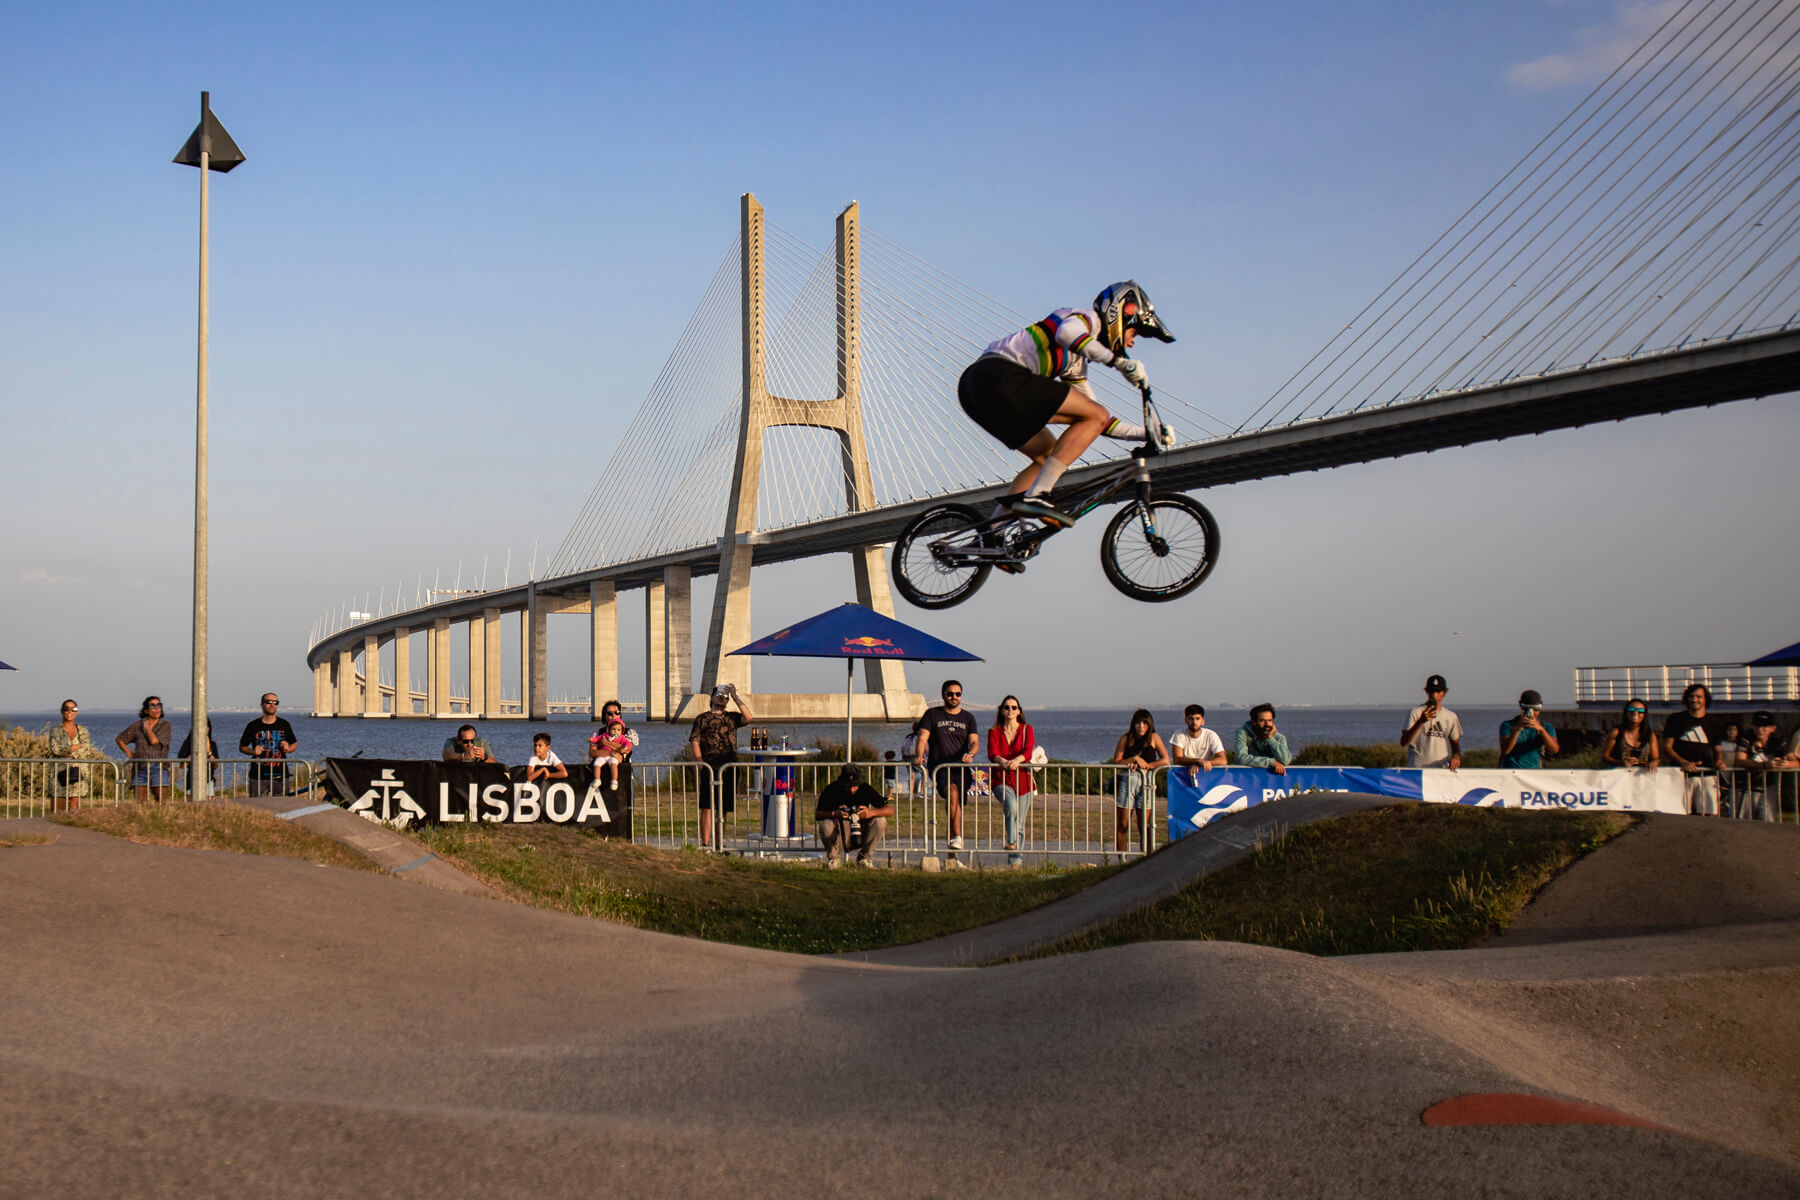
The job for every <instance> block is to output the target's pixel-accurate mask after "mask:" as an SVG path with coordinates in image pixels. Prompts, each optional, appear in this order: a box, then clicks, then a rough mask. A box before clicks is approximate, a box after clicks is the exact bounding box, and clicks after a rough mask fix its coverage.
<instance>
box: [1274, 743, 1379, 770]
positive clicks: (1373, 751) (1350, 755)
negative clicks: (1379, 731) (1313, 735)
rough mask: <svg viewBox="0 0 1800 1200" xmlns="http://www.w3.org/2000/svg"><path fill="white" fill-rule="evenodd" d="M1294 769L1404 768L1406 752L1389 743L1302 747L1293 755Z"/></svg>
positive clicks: (1326, 744)
mask: <svg viewBox="0 0 1800 1200" xmlns="http://www.w3.org/2000/svg"><path fill="white" fill-rule="evenodd" d="M1294 765H1295V766H1296V767H1404V766H1405V765H1406V751H1404V750H1402V749H1401V748H1400V747H1399V746H1396V745H1393V744H1392V743H1389V742H1380V743H1377V744H1376V745H1373V746H1344V745H1339V744H1336V743H1332V742H1325V743H1322V744H1320V745H1316V746H1305V747H1302V748H1301V750H1300V753H1298V754H1296V755H1294Z"/></svg>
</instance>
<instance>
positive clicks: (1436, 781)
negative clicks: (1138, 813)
mask: <svg viewBox="0 0 1800 1200" xmlns="http://www.w3.org/2000/svg"><path fill="white" fill-rule="evenodd" d="M1168 775H1169V840H1170V841H1174V840H1175V839H1176V838H1180V837H1185V836H1186V835H1188V834H1190V833H1193V832H1194V831H1195V830H1197V829H1203V828H1205V826H1206V824H1207V822H1209V821H1215V820H1217V819H1218V818H1220V817H1222V816H1224V815H1226V814H1227V813H1234V812H1242V811H1243V810H1244V809H1246V808H1252V807H1254V806H1256V805H1258V804H1267V803H1269V802H1271V801H1274V800H1285V799H1287V798H1288V797H1289V796H1292V795H1295V794H1296V793H1299V792H1361V793H1363V794H1365V795H1374V796H1392V797H1393V798H1394V799H1396V800H1424V801H1426V802H1428V803H1432V804H1466V805H1470V806H1473V807H1480V808H1535V809H1543V810H1550V809H1576V810H1580V809H1588V810H1591V809H1599V808H1608V809H1618V810H1622V811H1625V812H1665V813H1685V812H1686V811H1687V806H1686V803H1685V799H1684V797H1685V790H1684V788H1683V786H1682V779H1681V772H1680V771H1677V770H1674V769H1672V768H1670V769H1663V770H1657V771H1499V770H1462V771H1448V770H1425V771H1421V770H1415V769H1410V768H1408V769H1393V770H1378V769H1365V768H1361V767H1289V768H1288V770H1287V773H1286V774H1284V775H1277V774H1275V773H1274V772H1273V771H1266V770H1264V769H1262V768H1261V767H1225V768H1223V769H1215V770H1211V771H1195V770H1191V769H1190V768H1187V767H1174V768H1172V769H1170V771H1169V773H1168Z"/></svg>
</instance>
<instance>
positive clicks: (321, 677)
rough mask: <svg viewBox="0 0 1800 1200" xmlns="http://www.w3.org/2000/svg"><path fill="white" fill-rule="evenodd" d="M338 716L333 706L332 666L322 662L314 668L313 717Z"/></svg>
mask: <svg viewBox="0 0 1800 1200" xmlns="http://www.w3.org/2000/svg"><path fill="white" fill-rule="evenodd" d="M336 715H337V713H336V712H334V711H333V710H332V706H331V664H330V663H329V662H322V663H320V664H319V665H318V666H316V667H314V668H313V716H315V717H334V716H336Z"/></svg>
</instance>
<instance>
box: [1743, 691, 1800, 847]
mask: <svg viewBox="0 0 1800 1200" xmlns="http://www.w3.org/2000/svg"><path fill="white" fill-rule="evenodd" d="M1731 765H1732V766H1735V767H1737V768H1739V769H1740V770H1743V771H1745V772H1747V774H1745V776H1744V782H1745V784H1746V785H1748V786H1747V790H1748V795H1747V796H1746V797H1745V798H1744V799H1747V800H1748V801H1749V803H1748V805H1746V804H1745V803H1744V802H1743V800H1740V801H1739V803H1738V805H1737V806H1736V807H1737V810H1736V812H1735V813H1734V814H1733V815H1734V816H1737V817H1740V818H1742V817H1749V818H1751V819H1753V820H1757V821H1774V820H1778V819H1779V818H1780V816H1781V812H1780V808H1781V802H1780V796H1779V794H1777V796H1776V797H1775V803H1774V804H1773V805H1771V804H1770V802H1769V801H1770V797H1769V785H1770V779H1769V768H1771V767H1774V768H1777V769H1780V768H1791V767H1792V766H1793V765H1794V756H1793V755H1791V754H1783V753H1781V749H1780V747H1778V746H1777V745H1776V744H1775V714H1774V713H1772V712H1769V711H1768V710H1767V709H1758V710H1757V711H1756V712H1753V713H1751V714H1750V732H1749V733H1748V734H1746V735H1745V736H1744V737H1743V738H1742V739H1741V740H1740V741H1739V742H1738V747H1737V756H1736V759H1735V760H1734V761H1733V762H1732V764H1731Z"/></svg>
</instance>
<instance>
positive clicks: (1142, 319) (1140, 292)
mask: <svg viewBox="0 0 1800 1200" xmlns="http://www.w3.org/2000/svg"><path fill="white" fill-rule="evenodd" d="M1094 311H1095V312H1096V313H1098V314H1100V340H1101V341H1102V342H1103V343H1105V345H1106V348H1107V349H1108V350H1112V351H1114V352H1117V351H1119V350H1123V349H1124V348H1125V331H1126V330H1127V329H1135V330H1137V331H1138V333H1139V334H1141V335H1143V336H1144V337H1153V338H1155V339H1157V340H1158V341H1161V342H1172V341H1174V340H1175V335H1174V334H1172V333H1170V332H1169V331H1168V330H1167V329H1165V328H1163V323H1162V322H1161V321H1159V320H1157V319H1156V307H1155V305H1153V304H1151V303H1150V297H1149V295H1148V294H1146V293H1145V291H1144V289H1143V288H1141V287H1139V286H1138V283H1137V280H1135V279H1127V280H1124V281H1122V282H1120V283H1115V284H1113V285H1112V286H1111V287H1109V288H1105V289H1103V290H1102V291H1101V293H1100V294H1099V295H1098V296H1095V297H1094Z"/></svg>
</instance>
